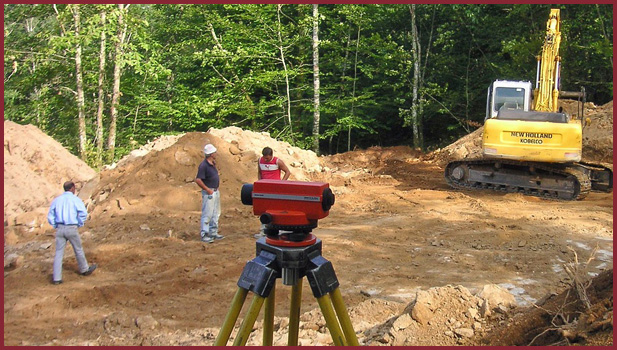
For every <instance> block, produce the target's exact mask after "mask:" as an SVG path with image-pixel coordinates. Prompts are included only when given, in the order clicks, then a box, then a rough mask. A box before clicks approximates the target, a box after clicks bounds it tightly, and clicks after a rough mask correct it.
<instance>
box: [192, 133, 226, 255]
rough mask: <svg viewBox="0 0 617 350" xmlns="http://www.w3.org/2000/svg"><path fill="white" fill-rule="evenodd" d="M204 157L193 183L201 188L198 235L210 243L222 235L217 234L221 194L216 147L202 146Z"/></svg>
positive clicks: (203, 240)
mask: <svg viewBox="0 0 617 350" xmlns="http://www.w3.org/2000/svg"><path fill="white" fill-rule="evenodd" d="M204 154H205V159H204V160H203V162H201V164H199V168H198V169H197V176H196V177H195V183H196V184H197V186H199V188H201V220H200V233H199V234H200V236H201V241H202V242H204V243H212V242H214V240H215V239H222V238H224V236H221V235H219V234H218V229H219V217H220V216H221V195H220V192H219V190H218V189H219V182H220V181H219V172H218V170H217V169H216V147H214V146H213V145H211V144H207V145H206V146H205V147H204Z"/></svg>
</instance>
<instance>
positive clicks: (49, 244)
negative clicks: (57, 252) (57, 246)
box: [39, 242, 51, 250]
mask: <svg viewBox="0 0 617 350" xmlns="http://www.w3.org/2000/svg"><path fill="white" fill-rule="evenodd" d="M49 247H51V242H45V243H43V244H41V245H40V246H39V249H40V250H46V249H49Z"/></svg>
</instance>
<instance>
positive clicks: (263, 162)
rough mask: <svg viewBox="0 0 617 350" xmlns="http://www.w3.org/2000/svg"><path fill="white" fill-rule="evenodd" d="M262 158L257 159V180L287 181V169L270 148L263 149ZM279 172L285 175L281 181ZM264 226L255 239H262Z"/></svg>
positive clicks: (289, 173)
mask: <svg viewBox="0 0 617 350" xmlns="http://www.w3.org/2000/svg"><path fill="white" fill-rule="evenodd" d="M261 154H262V156H261V157H259V161H258V162H257V179H258V180H261V179H270V180H287V179H289V176H290V175H291V172H290V171H289V168H288V167H287V165H285V162H283V161H282V160H281V159H279V158H277V157H275V156H274V152H273V151H272V148H270V147H264V149H263V150H262V151H261ZM281 171H283V172H284V173H285V174H284V175H283V178H282V179H281ZM265 229H266V225H264V224H261V230H260V231H259V233H258V234H256V235H255V238H261V237H264V236H265V235H266V234H265V233H264V231H265Z"/></svg>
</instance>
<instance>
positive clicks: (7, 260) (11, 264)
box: [4, 253, 24, 269]
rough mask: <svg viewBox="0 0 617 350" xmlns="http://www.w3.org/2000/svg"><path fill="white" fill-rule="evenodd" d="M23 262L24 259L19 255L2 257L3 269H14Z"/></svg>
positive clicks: (12, 254) (13, 254)
mask: <svg viewBox="0 0 617 350" xmlns="http://www.w3.org/2000/svg"><path fill="white" fill-rule="evenodd" d="M23 262H24V257H23V256H21V255H17V254H15V253H11V254H9V255H7V256H5V257H4V268H5V269H8V268H15V267H17V266H20V265H21V264H22V263H23Z"/></svg>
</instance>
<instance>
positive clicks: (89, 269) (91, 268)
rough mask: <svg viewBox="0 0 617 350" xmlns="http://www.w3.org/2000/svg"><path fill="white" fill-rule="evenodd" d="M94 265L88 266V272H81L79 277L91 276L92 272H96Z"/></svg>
mask: <svg viewBox="0 0 617 350" xmlns="http://www.w3.org/2000/svg"><path fill="white" fill-rule="evenodd" d="M96 266H97V265H96V264H92V265H90V267H88V270H87V271H86V272H82V273H81V275H82V276H89V275H91V274H92V272H94V270H96Z"/></svg>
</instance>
